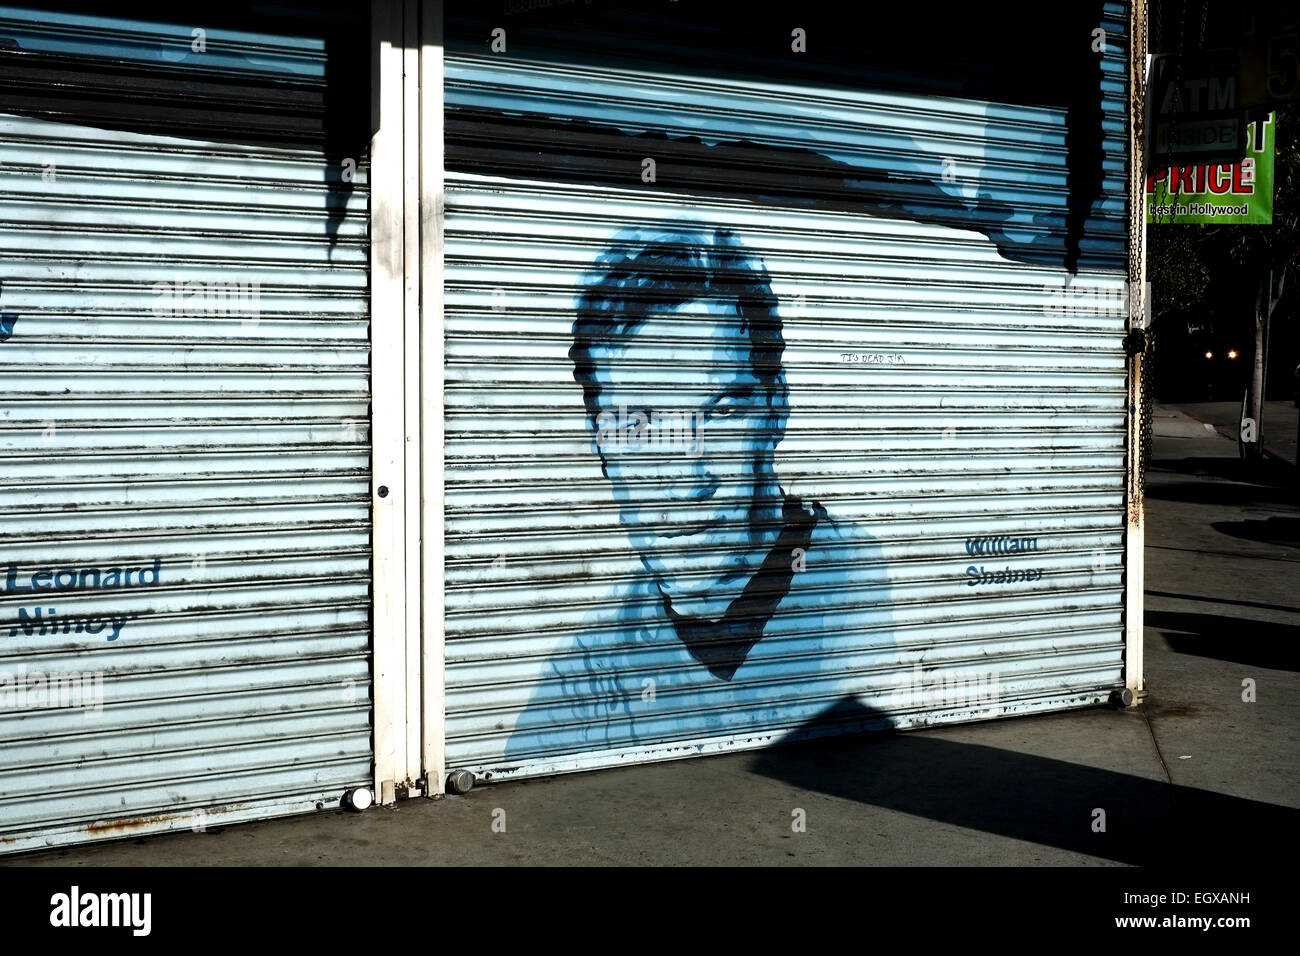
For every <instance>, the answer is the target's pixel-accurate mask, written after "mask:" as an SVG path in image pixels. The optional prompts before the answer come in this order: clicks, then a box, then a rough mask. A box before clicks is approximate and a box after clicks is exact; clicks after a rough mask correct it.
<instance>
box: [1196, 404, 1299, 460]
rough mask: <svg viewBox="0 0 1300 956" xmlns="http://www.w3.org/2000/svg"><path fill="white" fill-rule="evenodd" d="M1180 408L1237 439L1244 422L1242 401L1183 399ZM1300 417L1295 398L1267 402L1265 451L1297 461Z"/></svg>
mask: <svg viewBox="0 0 1300 956" xmlns="http://www.w3.org/2000/svg"><path fill="white" fill-rule="evenodd" d="M1177 408H1178V410H1179V411H1180V412H1183V413H1184V414H1186V415H1187V416H1188V417H1190V418H1193V419H1195V420H1196V421H1197V422H1200V423H1202V425H1203V426H1204V425H1209V426H1211V427H1212V428H1213V429H1214V431H1216V432H1217V433H1218V434H1220V435H1222V436H1223V437H1225V438H1229V439H1231V440H1232V441H1233V442H1234V443H1235V442H1236V440H1237V429H1238V428H1240V426H1241V403H1240V402H1195V403H1187V402H1183V403H1180V404H1179V405H1178V406H1177ZM1297 418H1300V408H1296V406H1295V404H1294V403H1292V402H1265V403H1264V412H1263V414H1262V415H1261V416H1260V434H1261V438H1262V441H1261V442H1260V444H1261V445H1263V447H1264V454H1265V455H1270V456H1272V457H1273V458H1276V459H1279V460H1281V461H1284V462H1286V463H1287V464H1291V465H1294V464H1295V463H1296V430H1297Z"/></svg>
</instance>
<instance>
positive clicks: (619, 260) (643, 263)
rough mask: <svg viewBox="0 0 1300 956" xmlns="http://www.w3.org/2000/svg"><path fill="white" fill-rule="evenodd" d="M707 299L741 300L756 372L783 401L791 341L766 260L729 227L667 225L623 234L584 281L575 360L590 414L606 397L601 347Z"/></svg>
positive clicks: (573, 351)
mask: <svg viewBox="0 0 1300 956" xmlns="http://www.w3.org/2000/svg"><path fill="white" fill-rule="evenodd" d="M701 300H704V301H719V302H735V303H736V305H737V311H738V312H739V314H740V318H741V322H742V323H743V327H744V329H745V330H746V331H747V332H748V333H749V342H750V363H751V365H752V367H753V370H754V375H755V376H756V377H757V378H758V379H759V381H761V382H763V383H764V385H766V386H767V387H768V388H770V389H773V390H776V391H778V392H779V393H780V394H781V397H782V398H783V399H784V397H785V388H786V384H785V376H784V375H783V374H782V367H781V355H782V352H783V351H784V350H785V340H784V338H783V337H782V335H781V317H780V315H779V314H778V313H777V301H776V296H775V295H774V294H773V293H772V287H771V285H770V283H769V282H768V278H767V270H766V268H765V267H764V265H763V262H762V260H761V259H759V258H758V257H757V256H755V255H752V254H751V253H749V252H748V251H747V250H746V249H745V247H744V246H742V245H741V244H740V242H739V240H737V239H736V237H735V235H734V234H733V233H732V232H731V230H729V229H723V228H716V227H710V226H706V225H703V224H698V225H697V224H694V223H663V224H656V225H646V226H636V227H633V228H630V229H624V230H622V231H621V232H619V233H618V234H617V235H616V236H614V239H613V242H612V243H611V245H610V246H609V248H607V249H606V250H605V251H604V252H603V253H601V255H600V257H599V258H598V259H597V260H596V262H595V263H594V264H593V265H592V267H591V269H590V270H589V271H588V272H587V274H586V275H585V276H584V277H583V282H582V287H581V289H580V291H579V294H578V297H577V313H578V314H577V318H576V319H574V322H573V346H572V347H571V348H570V349H569V358H570V359H572V360H573V377H574V380H575V381H576V382H577V383H578V384H579V385H581V386H582V397H583V402H584V403H585V404H586V406H587V409H588V411H589V412H594V410H595V408H596V398H597V396H598V395H599V394H600V383H599V382H598V381H597V378H596V371H597V368H596V362H595V360H594V358H593V356H592V352H593V350H594V349H595V348H596V347H598V346H606V347H608V346H617V345H619V344H621V343H623V342H626V341H627V340H628V339H629V338H630V337H631V336H632V335H634V334H635V333H636V330H637V329H638V328H639V327H640V326H641V325H642V323H644V322H645V319H646V317H647V314H648V313H651V312H655V311H660V310H664V309H670V308H675V307H677V306H679V305H683V304H685V303H687V302H697V301H701ZM683 321H689V319H684V320H683Z"/></svg>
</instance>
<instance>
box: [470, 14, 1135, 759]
mask: <svg viewBox="0 0 1300 956" xmlns="http://www.w3.org/2000/svg"><path fill="white" fill-rule="evenodd" d="M1105 10H1106V16H1105V19H1104V21H1103V25H1104V27H1105V28H1106V29H1107V30H1108V39H1109V48H1108V50H1107V51H1106V52H1105V54H1104V55H1102V56H1101V57H1099V59H1098V63H1099V66H1098V73H1097V81H1096V85H1095V86H1094V87H1093V89H1092V93H1093V98H1092V102H1093V103H1096V104H1100V105H1099V107H1098V108H1095V109H1094V113H1095V116H1085V117H1084V118H1083V119H1079V117H1077V116H1075V117H1073V118H1072V122H1074V123H1075V124H1076V126H1075V127H1073V128H1070V129H1067V125H1066V124H1067V110H1066V109H1065V108H1063V107H1056V106H1050V105H1048V106H1037V105H1032V104H1026V103H1020V102H1017V103H1001V102H996V101H987V100H978V99H969V98H962V97H959V96H956V95H939V94H924V93H916V92H909V91H907V90H905V89H904V90H903V91H901V92H900V91H898V90H894V89H891V88H890V87H888V86H882V87H881V88H880V89H879V90H877V91H875V92H870V91H868V92H862V91H859V90H854V91H852V92H851V93H849V92H845V91H841V90H837V89H835V88H833V87H832V85H831V84H829V83H826V84H823V85H820V86H819V85H817V84H816V83H798V84H796V83H793V82H791V83H780V82H771V81H769V82H763V81H761V80H759V79H755V78H754V77H752V76H751V77H750V78H748V79H743V80H741V79H735V80H732V79H727V78H726V77H725V76H720V75H700V74H699V73H692V72H691V71H690V70H689V69H686V68H682V69H680V70H678V71H677V72H673V71H671V70H668V69H666V68H660V69H651V68H649V67H646V68H644V69H642V68H638V66H637V65H636V61H635V58H634V57H633V56H631V55H629V56H627V57H624V58H623V59H622V60H621V61H620V60H619V58H618V56H616V55H615V52H611V53H610V55H609V57H608V59H607V60H606V61H605V63H604V64H603V65H601V64H595V63H593V62H591V59H590V58H588V59H583V58H581V57H568V56H567V55H566V54H567V53H568V52H569V51H572V50H574V49H577V47H578V44H579V41H578V39H576V37H577V34H576V33H575V32H574V31H575V30H576V29H577V28H576V27H575V28H574V29H573V30H569V29H568V28H567V26H566V27H556V28H554V31H553V33H554V35H555V37H556V38H557V39H555V42H554V48H555V49H559V50H560V53H558V54H555V55H553V56H547V57H540V56H539V57H536V58H529V56H528V55H527V52H521V51H525V48H524V47H523V46H521V45H520V44H519V43H518V42H517V40H516V38H517V37H518V36H519V33H518V32H515V33H512V34H511V37H510V41H509V42H511V43H514V44H515V45H514V46H507V48H506V49H505V50H504V51H500V52H495V53H494V52H489V51H488V39H489V33H488V31H487V30H486V26H487V25H495V23H493V24H487V25H485V26H484V29H482V31H481V36H480V35H478V34H477V33H474V34H473V35H471V36H469V38H468V39H463V40H462V41H461V42H460V43H459V45H457V44H456V43H454V42H453V43H451V44H450V45H449V56H448V59H447V66H446V81H445V91H446V102H447V110H448V112H447V120H446V129H447V166H448V174H447V195H446V226H445V228H446V296H447V299H446V301H447V313H446V329H447V332H446V335H447V338H446V381H447V385H446V403H447V410H446V423H447V425H446V427H447V432H446V475H447V485H446V488H447V490H446V502H447V512H446V534H447V591H446V608H447V617H446V632H447V728H448V730H447V734H448V739H447V755H448V765H449V766H451V767H463V768H467V769H471V770H473V771H474V772H476V773H477V774H479V775H480V776H481V777H487V778H494V779H501V778H506V777H510V776H514V775H528V774H540V773H550V772H557V771H565V770H575V769H585V768H591V767H599V766H609V765H616V764H626V763H628V762H636V761H642V760H655V759H667V758H672V757H678V756H685V755H691V754H695V753H704V752H709V751H713V750H719V749H725V748H733V747H752V746H761V745H764V744H768V743H772V742H775V741H778V740H783V739H793V738H796V737H800V736H813V735H818V734H823V733H828V732H835V731H844V730H853V729H862V728H873V727H874V728H880V727H887V726H893V727H899V728H906V727H915V726H923V725H929V724H936V723H944V722H950V721H959V720H971V719H979V718H986V717H995V716H1004V715H1012V714H1024V713H1031V712H1041V711H1049V710H1054V709H1061V708H1067V707H1074V706H1080V705H1085V704H1092V703H1097V702H1100V701H1102V700H1104V699H1105V698H1106V697H1107V695H1108V694H1109V692H1110V691H1111V690H1112V689H1115V688H1118V687H1121V686H1122V685H1123V676H1122V656H1123V648H1124V641H1123V630H1122V617H1123V612H1124V608H1123V603H1122V601H1123V592H1122V587H1121V583H1122V577H1123V568H1122V556H1123V531H1124V490H1125V485H1124V474H1125V430H1124V429H1125V357H1124V353H1123V349H1122V345H1121V342H1122V338H1123V335H1124V330H1125V321H1126V305H1125V302H1124V298H1123V288H1124V281H1125V278H1126V265H1125V251H1126V247H1125V208H1126V201H1125V195H1126V178H1125V135H1126V134H1125V129H1126V120H1125V116H1126V113H1125V110H1126V102H1127V100H1126V96H1127V80H1126V77H1125V62H1126V61H1125V56H1126V52H1125V50H1124V49H1123V43H1124V32H1125V29H1126V23H1127V20H1126V8H1125V7H1124V5H1122V4H1109V5H1107V6H1106V8H1105ZM557 15H558V14H557ZM644 29H645V30H646V31H647V35H649V33H650V32H651V31H652V30H653V25H644ZM600 36H602V37H605V38H606V39H608V42H609V43H610V44H611V47H612V46H613V44H614V43H615V42H616V39H617V37H616V34H615V31H614V30H613V29H611V30H610V31H608V32H607V33H604V34H600ZM609 38H613V39H609ZM659 40H660V41H661V42H662V43H663V44H664V45H666V46H672V45H673V44H677V43H680V45H681V46H682V47H683V48H684V47H685V46H687V45H688V44H689V42H690V41H689V36H688V31H686V30H685V29H683V30H682V31H680V37H678V36H677V35H676V34H674V35H673V37H670V38H669V39H664V37H663V36H659ZM670 41H671V42H670ZM1044 42H1047V41H1046V40H1044ZM1052 42H1056V41H1052ZM565 44H567V46H566V45H565ZM637 49H638V50H642V51H645V50H648V49H650V41H649V40H646V41H644V42H643V43H641V45H640V46H638V47H637ZM647 55H648V54H647ZM718 56H719V57H721V56H722V54H721V53H719V54H718ZM1084 122H1088V123H1092V124H1093V125H1089V126H1086V127H1080V126H1079V125H1078V124H1081V123H1084ZM1071 137H1073V146H1072V144H1071V141H1070V138H1071ZM1080 137H1083V138H1084V139H1085V140H1086V139H1087V138H1089V137H1091V139H1092V140H1095V144H1096V148H1095V157H1093V158H1094V159H1095V164H1096V176H1097V179H1098V184H1097V185H1098V188H1097V194H1096V195H1095V197H1092V198H1090V199H1089V201H1088V203H1087V205H1086V208H1085V209H1084V211H1083V214H1082V216H1081V215H1080V214H1079V212H1078V209H1079V204H1078V202H1076V201H1074V200H1073V199H1072V198H1071V190H1072V189H1075V188H1076V184H1075V183H1074V182H1073V179H1074V177H1075V176H1076V173H1075V172H1074V171H1073V170H1072V169H1071V168H1070V163H1071V162H1072V160H1071V156H1072V155H1073V154H1072V153H1071V149H1072V148H1073V149H1075V150H1077V149H1078V143H1079V141H1080ZM648 161H653V164H651V163H650V162H648ZM683 219H686V220H690V221H692V222H693V223H695V224H696V225H697V226H704V227H709V228H712V227H726V228H727V229H730V230H732V231H733V232H734V235H735V237H736V238H737V240H738V241H739V242H740V243H741V244H742V245H743V247H744V248H745V249H746V250H748V253H749V254H750V256H751V257H752V258H753V259H754V260H757V261H761V263H762V264H763V266H764V267H765V269H766V272H767V275H768V277H769V279H770V283H771V289H772V292H773V293H774V294H775V296H776V297H777V301H778V303H779V312H780V314H781V316H782V320H783V330H784V340H785V350H784V357H783V362H784V368H785V371H786V376H787V379H788V385H789V403H790V412H789V416H788V420H787V421H786V423H785V433H784V439H783V440H782V441H781V442H780V444H779V445H778V446H777V448H776V453H775V454H776V461H775V471H776V473H777V475H778V477H779V479H780V483H781V487H782V488H783V489H784V491H785V492H786V493H790V494H794V495H796V496H797V497H798V498H800V499H801V500H802V501H804V502H813V501H815V502H818V503H820V505H821V506H823V507H824V509H825V516H824V517H823V518H822V519H821V520H823V521H826V520H830V521H832V522H837V523H839V524H840V525H842V527H843V528H844V529H845V530H844V531H843V532H842V534H841V539H840V540H841V542H842V546H841V547H840V548H839V549H838V550H836V549H835V548H831V549H830V550H827V549H826V548H825V547H823V550H822V552H821V553H819V554H816V555H814V552H813V551H812V550H809V551H808V553H807V558H808V561H809V564H808V565H807V567H806V568H804V569H802V570H798V571H796V573H795V574H794V581H795V582H797V584H796V585H793V586H800V587H805V588H806V589H809V588H810V589H813V590H817V589H820V591H821V597H820V599H819V600H820V604H819V605H818V606H819V607H820V608H821V609H822V610H823V611H824V613H822V614H821V615H820V616H819V615H817V614H813V613H808V614H806V615H804V616H802V617H795V618H794V619H792V620H782V619H781V617H780V615H779V614H777V615H774V616H773V617H772V618H771V619H770V621H769V626H768V628H767V630H766V631H765V632H764V634H763V636H762V637H761V638H760V639H759V640H758V641H757V643H756V644H754V645H753V647H752V648H751V650H750V656H749V657H748V658H746V659H745V663H744V664H742V665H741V670H737V671H735V672H734V673H733V674H732V675H731V678H730V680H728V679H726V678H724V677H717V676H714V675H713V674H712V673H711V672H709V671H706V670H705V669H704V667H702V666H701V663H700V661H698V660H695V659H693V657H692V656H691V655H687V654H684V653H682V649H681V641H680V640H679V639H678V636H677V635H676V634H675V633H674V630H673V629H672V628H669V627H665V626H664V612H663V611H661V610H658V609H656V608H654V607H653V603H654V601H655V592H654V590H653V588H654V584H653V581H651V582H650V583H647V572H646V571H645V570H644V567H643V564H642V561H641V556H640V554H639V552H638V551H637V550H636V549H635V548H634V547H633V546H632V543H631V541H630V539H629V536H628V533H627V532H628V528H627V527H625V526H623V525H621V524H620V520H619V510H618V507H617V505H616V501H615V498H614V496H613V493H612V485H611V482H610V481H609V480H607V478H606V477H605V476H604V475H603V474H602V471H601V464H600V460H599V459H598V458H597V456H596V452H595V446H594V441H593V434H592V431H591V429H592V427H593V423H592V422H591V420H590V419H589V417H588V415H587V414H586V413H585V412H584V407H583V393H582V389H581V388H580V387H579V386H578V385H577V384H576V383H575V380H574V365H573V363H572V362H571V360H570V358H569V349H570V347H571V345H572V344H573V341H574V339H573V325H574V319H575V299H576V297H577V295H578V293H579V291H580V289H581V288H582V287H583V283H584V281H588V280H584V275H586V274H587V273H588V270H589V269H590V268H591V267H592V265H593V263H595V262H596V261H597V259H598V257H600V256H601V255H602V254H604V253H605V251H606V250H607V249H608V248H609V247H610V245H611V240H612V237H614V236H615V234H616V233H618V232H619V230H623V229H627V228H635V227H640V228H641V229H643V230H646V229H653V228H655V227H657V226H658V225H660V224H663V223H665V222H674V221H679V220H683ZM706 231H707V230H706ZM632 241H634V242H635V241H640V240H635V239H634V240H632ZM1072 269H1073V270H1076V271H1073V272H1072V271H1071V270H1072ZM1067 283H1068V286H1067ZM642 346H643V351H642V352H639V353H637V354H638V356H641V358H638V361H641V362H642V364H641V365H639V366H637V368H636V370H635V371H636V372H638V373H639V375H640V379H639V380H640V382H641V384H642V385H644V386H645V387H646V388H647V389H648V390H650V391H654V390H658V392H657V393H658V394H660V395H662V396H664V401H665V402H666V403H669V404H671V405H672V407H673V408H675V409H677V410H682V409H689V402H686V401H685V400H684V401H683V403H682V404H674V401H675V400H674V397H673V396H675V395H676V394H677V393H678V392H680V391H682V390H684V389H686V388H688V387H689V386H688V385H686V384H685V383H687V382H689V381H692V380H693V379H692V375H693V374H694V371H693V370H698V369H699V368H700V367H701V366H702V365H707V364H708V363H709V361H710V360H711V359H710V351H709V346H708V345H707V343H701V342H700V341H699V340H698V339H695V338H692V334H691V333H690V332H689V331H687V330H686V329H685V327H683V328H682V329H681V330H680V332H672V333H665V334H664V335H663V337H662V338H661V339H660V340H658V341H655V342H648V343H642ZM643 356H651V358H648V359H646V358H644V357H643ZM628 361H629V362H631V359H629V360H628ZM629 374H631V373H630V372H629ZM727 454H729V452H728V451H727V450H726V449H725V448H724V449H722V450H720V451H719V452H718V455H719V457H718V458H717V459H716V461H715V463H716V462H721V464H722V465H727V464H731V465H734V464H735V458H734V456H733V457H732V459H730V461H728V460H726V455H727ZM703 457H704V458H705V459H708V457H709V452H708V451H707V450H706V451H705V452H704V455H703ZM630 487H634V490H635V486H630ZM679 507H680V509H681V510H683V511H690V510H691V509H696V510H697V511H698V510H700V509H702V508H703V505H702V504H701V503H700V502H698V501H694V502H692V501H690V500H686V501H682V502H680V504H679ZM670 518H671V516H668V517H665V516H663V515H661V516H660V520H661V521H663V522H665V524H663V525H661V526H658V527H657V530H663V528H664V527H667V526H668V524H667V523H669V522H670ZM647 520H649V519H647ZM724 546H725V543H724ZM707 547H708V545H707V544H706V545H704V548H705V549H707ZM814 558H816V559H817V560H819V561H821V562H822V563H821V564H817V565H814V564H813V563H812V562H813V561H814ZM800 574H803V575H806V576H808V578H807V581H806V583H805V581H804V580H803V579H800V577H799V575H800ZM775 587H778V588H779V587H780V586H779V585H775ZM638 588H640V590H638ZM786 593H787V594H789V593H792V592H789V591H787V592H786ZM630 594H635V595H637V597H636V598H635V599H634V598H632V597H629V595H630ZM647 595H649V597H647ZM634 600H636V601H640V602H641V603H640V604H638V605H636V607H635V608H634V607H633V603H632V602H633V601H634ZM656 615H657V616H658V620H657V621H656V620H653V619H654V618H655V617H656ZM647 620H650V623H649V624H646V621H647ZM643 625H644V626H643ZM746 668H748V670H749V675H748V677H747V678H745V680H743V681H742V680H741V679H740V678H741V674H742V671H743V670H744V669H746Z"/></svg>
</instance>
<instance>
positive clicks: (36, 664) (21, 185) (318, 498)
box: [0, 7, 372, 850]
mask: <svg viewBox="0 0 1300 956" xmlns="http://www.w3.org/2000/svg"><path fill="white" fill-rule="evenodd" d="M197 12H198V11H197V10H191V11H188V14H189V15H195V19H194V21H193V24H194V25H201V26H204V27H206V30H205V31H204V34H205V36H204V38H203V39H204V43H203V44H202V45H203V47H204V48H203V49H202V50H200V49H198V43H197V41H198V37H197V35H194V34H192V31H191V23H190V22H188V20H187V22H185V23H180V22H177V21H176V20H175V19H172V20H169V21H168V22H145V21H143V20H128V19H122V18H117V17H107V16H98V15H88V14H84V13H68V12H64V13H56V12H49V11H45V12H42V13H39V14H38V13H37V12H35V11H31V10H27V9H23V8H14V7H3V8H0V74H2V76H0V82H3V83H4V85H5V87H6V89H7V96H6V100H5V102H4V103H3V104H0V310H3V313H4V315H5V325H4V331H5V340H4V341H3V342H0V363H3V366H4V369H5V374H4V376H3V383H4V384H3V389H4V400H3V402H2V403H0V405H2V410H0V456H3V465H4V467H3V474H4V478H3V480H2V482H0V485H2V487H3V496H4V506H3V511H4V518H3V524H2V525H0V530H2V535H0V540H2V548H3V550H2V557H0V565H3V573H5V574H6V575H7V577H6V580H5V584H4V590H3V591H0V602H2V605H3V609H2V610H0V615H2V620H3V625H0V682H2V683H0V702H2V703H3V706H0V847H2V848H3V849H6V850H15V849H18V850H21V849H31V848H36V847H41V846H52V845H57V844H62V843H70V842H77V841H82V840H87V839H92V838H96V837H113V836H121V835H126V834H138V833H142V832H149V831H156V830H165V829H172V828H181V827H195V828H198V827H201V826H209V825H217V824H224V823H227V822H234V821H237V820H242V819H251V818H259V817H266V816H272V815H276V814H281V813H288V812H295V811H301V810H309V809H316V808H319V807H321V806H322V805H327V804H328V805H337V803H338V801H339V799H340V797H341V795H342V793H343V791H344V790H345V789H346V788H348V787H351V786H359V785H368V782H369V779H370V775H371V765H372V743H371V732H370V709H371V704H370V693H369V688H370V680H371V676H370V663H369V654H370V644H371V641H370V595H369V579H370V517H369V471H370V451H369V407H368V403H369V349H368V328H369V324H368V273H367V254H368V253H367V221H368V220H367V208H368V200H367V194H368V189H367V181H366V164H365V162H364V157H363V156H361V155H360V154H356V153H354V154H351V155H352V158H353V159H354V161H355V162H356V163H357V166H356V171H355V176H354V177H349V179H348V181H343V180H342V178H341V176H340V158H341V157H339V156H336V155H333V154H332V150H333V148H334V146H333V144H332V143H331V142H330V139H329V137H330V136H332V135H333V132H332V129H331V127H330V126H329V124H328V123H327V122H326V113H327V106H329V105H330V103H331V97H332V93H331V90H330V87H329V85H328V83H327V76H328V75H330V74H331V72H332V71H333V70H335V69H336V68H337V64H336V63H335V62H334V60H336V59H337V58H338V57H339V56H340V55H342V54H340V52H339V47H338V42H339V41H338V40H337V36H338V34H337V33H333V34H331V33H329V32H328V31H326V30H320V29H317V27H318V26H319V25H320V24H319V22H317V23H313V21H312V19H311V18H310V17H309V16H308V15H307V14H306V11H300V14H302V19H301V20H300V22H299V26H298V27H296V28H295V27H292V26H286V25H285V24H283V23H282V24H280V25H279V26H276V27H272V26H268V25H265V24H263V23H261V22H260V21H259V20H258V19H257V18H254V17H247V18H243V19H240V20H238V21H237V22H238V23H240V24H242V25H241V26H239V27H238V28H235V27H233V26H232V27H229V28H227V27H226V26H224V25H223V24H225V23H227V22H229V21H225V20H222V19H221V18H220V17H219V16H216V15H215V14H214V16H213V18H212V19H201V18H198V17H197V15H196V14H197ZM359 22H360V24H361V27H362V29H361V31H360V35H361V37H362V38H364V37H365V35H366V32H367V31H366V29H365V26H366V21H364V20H362V21H359ZM343 23H344V25H345V26H346V21H343ZM347 29H350V30H352V31H354V32H355V30H356V27H355V26H350V27H347ZM360 52H361V53H362V54H364V52H365V49H364V44H363V45H362V46H361V47H360ZM363 62H364V61H363ZM360 75H361V76H364V75H365V74H364V73H362V74H360ZM336 82H337V81H336ZM351 82H354V83H355V82H356V78H355V75H354V76H353V77H352V78H351ZM360 85H361V86H364V84H360ZM345 155H346V154H345ZM36 675H43V684H42V683H41V682H40V681H37V680H35V677H36ZM42 687H43V688H44V690H45V691H46V693H41V689H42ZM56 691H57V693H56ZM56 698H57V699H56Z"/></svg>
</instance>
